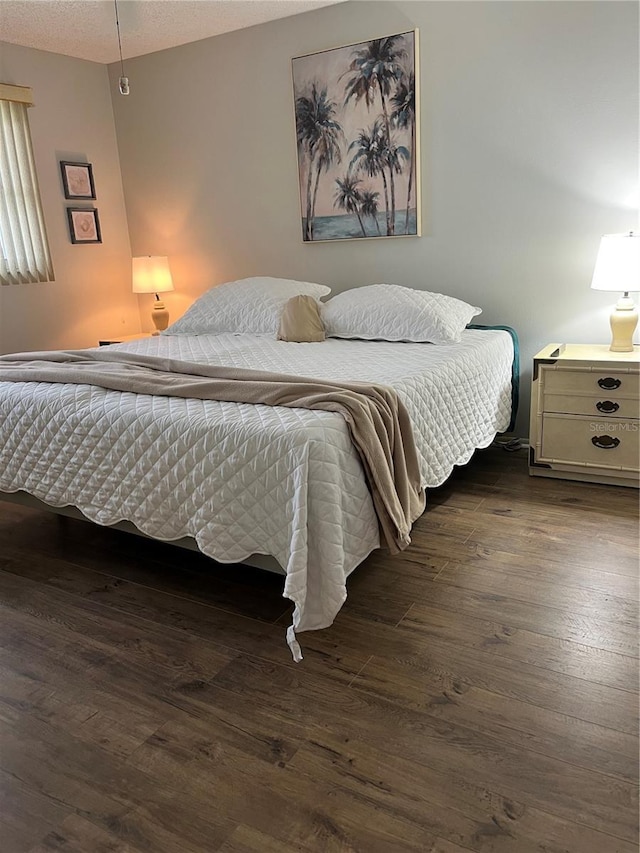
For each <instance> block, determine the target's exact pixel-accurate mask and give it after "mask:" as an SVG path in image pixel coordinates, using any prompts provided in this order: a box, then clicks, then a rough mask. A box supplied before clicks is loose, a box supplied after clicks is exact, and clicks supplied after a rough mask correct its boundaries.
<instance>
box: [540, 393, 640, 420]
mask: <svg viewBox="0 0 640 853" xmlns="http://www.w3.org/2000/svg"><path fill="white" fill-rule="evenodd" d="M543 406H544V411H545V412H557V413H560V414H567V415H591V416H592V417H594V418H600V419H602V418H637V417H640V401H638V398H637V397H636V398H635V399H633V398H630V397H622V396H620V395H619V394H616V393H615V392H614V393H613V394H608V393H607V392H606V391H601V392H600V393H599V394H595V395H594V394H581V395H578V394H568V393H563V394H547V393H545V394H544V396H543Z"/></svg>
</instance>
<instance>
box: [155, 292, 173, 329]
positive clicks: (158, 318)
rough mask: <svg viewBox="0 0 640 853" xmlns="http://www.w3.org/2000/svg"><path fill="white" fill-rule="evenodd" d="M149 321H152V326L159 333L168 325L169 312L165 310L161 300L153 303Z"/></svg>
mask: <svg viewBox="0 0 640 853" xmlns="http://www.w3.org/2000/svg"><path fill="white" fill-rule="evenodd" d="M151 319H152V320H153V325H154V326H155V327H156V329H157V330H158V331H159V332H164V330H165V329H166V328H167V326H168V325H169V312H168V311H167V309H166V308H165V305H164V302H163V301H162V300H161V299H157V301H156V302H155V304H154V306H153V311H152V312H151Z"/></svg>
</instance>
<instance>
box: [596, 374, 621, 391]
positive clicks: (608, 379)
mask: <svg viewBox="0 0 640 853" xmlns="http://www.w3.org/2000/svg"><path fill="white" fill-rule="evenodd" d="M598 385H599V386H600V387H601V388H606V389H607V391H611V390H613V389H614V388H619V387H620V386H621V385H622V379H614V378H613V376H605V378H604V379H598Z"/></svg>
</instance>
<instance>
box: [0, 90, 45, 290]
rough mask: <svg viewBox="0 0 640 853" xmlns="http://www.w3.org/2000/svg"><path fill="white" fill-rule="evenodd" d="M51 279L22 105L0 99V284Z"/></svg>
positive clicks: (33, 163)
mask: <svg viewBox="0 0 640 853" xmlns="http://www.w3.org/2000/svg"><path fill="white" fill-rule="evenodd" d="M53 280H54V275H53V265H52V263H51V253H50V252H49V244H48V241H47V233H46V231H45V226H44V217H43V215H42V205H41V203H40V191H39V189H38V177H37V175H36V168H35V162H34V159H33V149H32V147H31V134H30V132H29V118H28V116H27V104H26V103H20V102H16V101H11V100H2V99H0V284H20V283H23V282H31V281H53Z"/></svg>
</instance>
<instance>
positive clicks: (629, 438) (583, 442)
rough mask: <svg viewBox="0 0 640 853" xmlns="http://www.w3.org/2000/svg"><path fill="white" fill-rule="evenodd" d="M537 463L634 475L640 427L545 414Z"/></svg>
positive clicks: (620, 420)
mask: <svg viewBox="0 0 640 853" xmlns="http://www.w3.org/2000/svg"><path fill="white" fill-rule="evenodd" d="M538 461H539V462H550V463H554V464H566V465H585V466H597V467H602V468H607V469H609V470H612V471H613V470H616V469H617V470H623V471H638V470H639V469H640V423H639V422H638V421H637V420H634V419H632V418H628V419H625V418H618V419H608V418H606V417H600V418H595V417H579V416H575V415H574V416H572V415H556V414H548V413H545V414H544V415H543V418H542V443H541V446H540V455H539V457H538Z"/></svg>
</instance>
